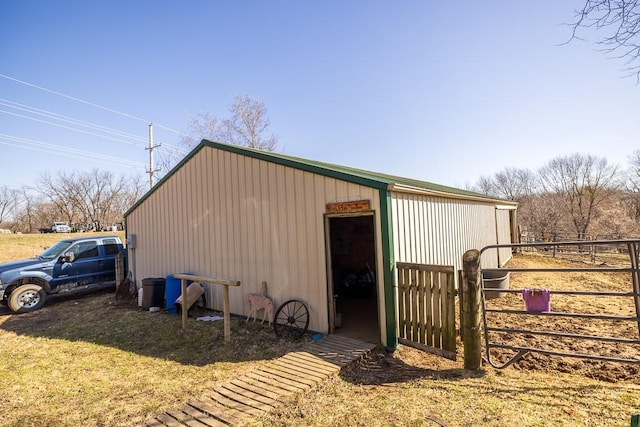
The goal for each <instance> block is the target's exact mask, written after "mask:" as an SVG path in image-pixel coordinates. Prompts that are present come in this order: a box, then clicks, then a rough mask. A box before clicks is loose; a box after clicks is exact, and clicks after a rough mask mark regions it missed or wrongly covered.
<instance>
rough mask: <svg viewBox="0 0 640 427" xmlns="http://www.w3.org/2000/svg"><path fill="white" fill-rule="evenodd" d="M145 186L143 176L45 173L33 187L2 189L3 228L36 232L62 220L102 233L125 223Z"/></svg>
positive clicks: (0, 212)
mask: <svg viewBox="0 0 640 427" xmlns="http://www.w3.org/2000/svg"><path fill="white" fill-rule="evenodd" d="M144 187H145V186H144V184H143V182H142V179H141V177H127V176H124V175H120V176H117V175H115V174H113V173H112V172H110V171H104V170H98V169H93V170H90V171H85V172H82V171H74V172H68V171H61V172H58V173H57V174H51V173H48V172H46V173H43V174H41V175H40V177H39V178H38V179H37V182H36V183H35V185H34V186H23V187H21V188H10V187H8V186H0V228H2V229H8V230H11V231H12V232H21V233H37V232H38V231H40V230H42V231H44V230H50V229H51V224H52V223H53V222H56V221H62V222H66V223H68V224H69V225H70V226H75V227H76V228H77V229H78V230H83V231H84V230H90V229H95V230H100V229H101V228H102V227H104V226H107V225H115V224H120V223H122V221H123V214H124V213H125V212H126V211H127V209H128V208H129V207H131V206H132V205H133V203H135V201H136V200H137V199H138V198H139V197H140V196H141V195H142V194H143V193H144V191H145V188H144Z"/></svg>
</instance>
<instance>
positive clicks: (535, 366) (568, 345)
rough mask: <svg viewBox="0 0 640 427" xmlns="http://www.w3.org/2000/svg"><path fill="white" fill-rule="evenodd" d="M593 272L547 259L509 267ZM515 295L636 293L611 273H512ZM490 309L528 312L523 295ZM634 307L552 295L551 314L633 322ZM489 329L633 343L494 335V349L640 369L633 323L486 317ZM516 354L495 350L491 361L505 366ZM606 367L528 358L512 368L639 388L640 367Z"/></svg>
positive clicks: (626, 279) (625, 277)
mask: <svg viewBox="0 0 640 427" xmlns="http://www.w3.org/2000/svg"><path fill="white" fill-rule="evenodd" d="M587 266H588V267H592V266H593V265H591V264H588V263H581V262H580V261H573V262H572V261H567V260H558V259H554V258H552V257H549V256H540V255H517V256H515V257H514V258H513V259H512V260H511V261H510V262H509V264H508V265H507V267H510V268H536V267H537V268H561V267H587ZM510 287H511V289H534V288H536V289H549V290H550V291H597V292H632V290H633V285H632V281H631V274H630V273H628V272H626V273H612V272H562V273H547V272H544V273H542V272H531V273H529V272H527V273H518V272H512V273H511V280H510ZM486 307H487V308H492V309H493V308H495V309H506V310H519V311H522V310H525V304H524V301H523V298H522V295H521V294H519V293H509V294H507V295H506V296H504V297H501V298H496V299H491V300H487V301H486ZM635 310H636V309H635V304H634V299H633V297H631V296H625V297H620V296H600V295H598V296H594V295H567V294H551V311H552V312H558V313H574V314H591V315H606V316H619V317H635V315H636V314H635V313H636V312H635ZM487 325H488V326H489V327H497V328H512V329H522V330H528V331H547V332H555V333H563V334H578V335H583V336H604V337H613V338H623V339H628V340H635V341H636V342H635V343H633V342H632V343H615V342H605V341H599V340H595V339H577V338H565V337H558V336H544V335H538V334H533V333H526V332H490V333H489V340H490V342H491V343H492V344H506V345H510V346H518V347H525V348H539V349H544V350H548V351H557V352H564V353H572V354H583V355H593V356H596V357H597V356H606V357H613V358H620V359H634V360H637V361H638V362H639V363H640V345H639V344H638V343H637V341H638V340H639V338H640V331H639V326H638V322H637V321H635V320H603V319H597V318H587V319H585V318H578V317H556V316H548V315H528V314H525V315H523V314H510V313H495V312H487ZM513 354H515V352H514V351H513V350H506V349H495V348H492V349H491V353H490V355H491V360H492V361H493V362H495V363H498V364H499V363H504V362H505V361H507V360H508V359H509V358H510V357H511V355H513ZM639 363H636V364H633V363H619V362H608V361H600V360H593V359H578V358H569V357H560V356H550V355H545V354H540V353H533V352H532V353H529V354H527V355H526V356H525V357H524V358H523V359H521V360H519V361H518V362H516V363H514V364H513V368H515V369H521V370H536V371H560V372H567V373H572V374H578V375H584V376H587V377H590V378H594V379H599V380H604V381H610V382H618V381H630V382H633V383H638V384H640V364H639Z"/></svg>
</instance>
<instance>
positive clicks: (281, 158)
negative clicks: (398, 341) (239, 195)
mask: <svg viewBox="0 0 640 427" xmlns="http://www.w3.org/2000/svg"><path fill="white" fill-rule="evenodd" d="M204 148H214V149H217V150H222V151H227V152H231V153H235V154H239V155H241V156H247V157H252V158H255V159H260V160H264V161H267V162H271V163H276V164H280V165H283V166H288V167H292V168H295V169H299V170H303V171H307V172H311V173H315V174H318V175H323V176H327V177H330V178H336V179H339V180H342V181H347V182H352V183H354V184H359V185H363V186H365V187H372V188H376V189H379V190H387V189H389V187H390V186H393V185H396V186H398V185H399V186H403V187H409V188H408V191H411V189H416V190H423V191H427V192H436V193H441V194H442V195H449V197H454V198H455V197H459V198H474V199H480V200H482V201H485V202H487V203H492V202H493V203H507V204H514V205H515V203H514V202H512V201H509V200H502V199H497V198H493V197H488V196H486V195H484V194H480V193H476V192H473V191H467V190H461V189H459V188H454V187H447V186H445V185H439V184H434V183H431V182H425V181H419V180H415V179H410V178H402V177H398V176H393V175H387V174H383V173H378V172H371V171H367V170H363V169H357V168H352V167H349V166H341V165H336V164H331V163H324V162H319V161H315V160H309V159H303V158H300V157H294V156H289V155H286V154H280V153H274V152H271V151H262V150H257V149H253V148H248V147H243V146H239V145H231V144H223V143H221V142H213V141H208V140H206V139H203V140H202V142H200V144H198V146H196V147H195V148H194V149H193V150H191V152H190V153H189V154H187V155H186V156H185V158H184V159H182V161H180V163H178V164H177V165H176V166H175V167H174V168H173V169H171V171H170V172H169V173H168V174H167V175H165V176H164V177H163V178H162V179H161V180H160V181H158V183H157V184H156V185H154V186H153V188H152V189H150V190H149V191H148V192H147V193H146V194H145V195H144V196H142V197H141V198H140V200H138V201H137V202H136V203H135V204H134V205H133V206H132V207H131V208H129V210H128V211H127V212H125V214H124V216H125V218H126V217H127V216H129V215H130V214H131V213H132V212H133V211H134V210H135V209H136V208H137V207H138V206H140V204H142V203H143V202H144V201H145V200H146V199H147V198H148V197H149V196H150V195H151V194H153V192H154V191H155V190H156V189H157V188H159V187H160V186H162V184H163V183H164V182H165V181H166V180H168V179H169V178H170V177H171V176H172V175H173V174H174V173H176V171H178V170H179V169H180V168H182V166H184V164H185V163H187V162H188V161H189V160H190V159H191V158H192V157H194V156H195V155H196V154H197V153H198V152H199V151H200V150H202V149H204Z"/></svg>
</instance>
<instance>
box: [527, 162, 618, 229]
mask: <svg viewBox="0 0 640 427" xmlns="http://www.w3.org/2000/svg"><path fill="white" fill-rule="evenodd" d="M617 174H618V168H617V167H616V166H615V165H611V164H609V163H608V162H607V159H605V158H599V157H594V156H591V155H583V154H573V155H571V156H566V157H557V158H555V159H553V160H551V161H550V162H549V163H547V164H546V165H545V166H544V167H542V168H541V169H540V171H539V175H540V181H541V184H542V187H543V188H544V190H545V191H546V192H547V193H550V194H557V195H559V196H561V197H562V199H563V201H564V203H565V206H566V208H567V210H568V212H569V215H570V217H571V221H572V223H573V226H574V228H575V230H576V232H577V233H578V234H579V235H584V234H586V232H587V230H588V229H589V225H590V223H591V220H592V218H593V214H594V209H595V208H596V207H597V206H598V205H599V204H600V203H601V202H602V201H603V200H605V199H606V198H607V196H609V195H610V194H611V193H610V192H609V191H608V190H611V189H615V187H616V184H617V183H616V178H617Z"/></svg>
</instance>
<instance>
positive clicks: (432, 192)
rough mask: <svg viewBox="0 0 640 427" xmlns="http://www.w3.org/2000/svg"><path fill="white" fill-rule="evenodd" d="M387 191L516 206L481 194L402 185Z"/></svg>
mask: <svg viewBox="0 0 640 427" xmlns="http://www.w3.org/2000/svg"><path fill="white" fill-rule="evenodd" d="M388 190H389V191H395V192H398V193H409V194H420V195H424V196H435V197H443V198H447V199H457V200H469V201H474V202H484V203H494V204H495V203H499V204H500V206H501V207H503V208H504V207H506V206H508V207H509V209H515V208H516V207H517V206H518V202H512V201H509V200H503V199H495V198H493V197H483V196H482V195H481V194H478V195H474V194H472V193H468V194H462V193H450V192H445V191H438V190H430V189H425V188H419V187H413V186H409V185H404V184H389V186H388Z"/></svg>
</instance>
